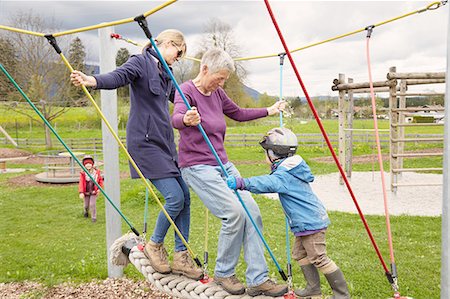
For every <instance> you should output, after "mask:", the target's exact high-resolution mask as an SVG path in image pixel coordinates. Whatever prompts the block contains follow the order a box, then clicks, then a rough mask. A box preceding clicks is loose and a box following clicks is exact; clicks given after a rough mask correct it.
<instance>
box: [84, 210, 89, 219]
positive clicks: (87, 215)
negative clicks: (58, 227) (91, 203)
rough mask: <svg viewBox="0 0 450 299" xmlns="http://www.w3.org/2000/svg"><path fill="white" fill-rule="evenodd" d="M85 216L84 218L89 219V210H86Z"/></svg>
mask: <svg viewBox="0 0 450 299" xmlns="http://www.w3.org/2000/svg"><path fill="white" fill-rule="evenodd" d="M83 216H84V218H88V217H89V208H84V213H83Z"/></svg>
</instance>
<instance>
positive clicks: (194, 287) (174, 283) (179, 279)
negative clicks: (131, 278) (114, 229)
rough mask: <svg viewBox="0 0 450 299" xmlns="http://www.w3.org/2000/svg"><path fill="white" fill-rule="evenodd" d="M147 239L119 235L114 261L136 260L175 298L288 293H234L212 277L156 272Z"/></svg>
mask: <svg viewBox="0 0 450 299" xmlns="http://www.w3.org/2000/svg"><path fill="white" fill-rule="evenodd" d="M143 243H144V240H143V239H142V238H139V237H136V236H135V235H134V234H132V233H128V234H126V235H124V236H122V237H121V238H119V239H117V240H116V241H115V242H114V244H113V245H112V246H111V248H110V250H111V261H112V263H113V264H115V265H117V266H126V265H127V264H128V263H132V264H133V265H134V266H135V267H136V269H137V270H138V271H139V272H141V273H142V275H143V276H144V277H145V279H146V280H148V281H149V282H150V283H151V284H153V285H154V286H155V287H157V288H158V290H160V291H161V292H163V293H166V294H169V295H170V296H173V297H175V298H186V299H269V298H270V299H274V298H275V299H283V298H284V297H283V296H281V297H268V296H256V297H252V296H249V295H247V294H242V295H231V294H230V293H228V292H227V291H225V290H224V289H223V288H222V287H221V286H219V285H217V284H216V283H214V281H210V282H208V283H202V282H201V281H197V280H193V279H190V278H187V277H185V276H182V275H178V274H161V273H159V272H156V271H155V269H153V267H152V266H151V265H150V261H149V259H148V258H147V257H146V256H145V254H144V251H143V246H142V244H143Z"/></svg>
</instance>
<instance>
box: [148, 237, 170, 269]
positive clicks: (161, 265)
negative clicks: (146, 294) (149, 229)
mask: <svg viewBox="0 0 450 299" xmlns="http://www.w3.org/2000/svg"><path fill="white" fill-rule="evenodd" d="M144 254H145V256H146V257H147V258H148V260H149V261H150V265H151V266H152V268H153V269H155V271H156V272H159V273H162V274H168V273H170V271H171V269H170V266H169V262H168V261H167V251H166V249H165V248H164V243H159V244H157V243H155V242H153V241H152V240H150V241H148V243H147V244H146V245H145V248H144Z"/></svg>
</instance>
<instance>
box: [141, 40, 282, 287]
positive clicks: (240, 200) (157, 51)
mask: <svg viewBox="0 0 450 299" xmlns="http://www.w3.org/2000/svg"><path fill="white" fill-rule="evenodd" d="M150 42H151V44H152V46H153V48H154V49H155V51H156V53H157V54H158V57H159V58H160V60H161V62H162V64H163V66H164V69H165V70H166V71H167V73H168V74H169V76H170V79H171V80H172V81H173V83H174V84H175V87H176V89H177V91H178V93H179V94H180V95H181V98H182V99H183V102H184V104H185V105H186V107H187V108H188V110H191V109H192V107H191V105H190V104H189V102H188V101H187V99H186V96H185V95H184V93H183V91H182V90H181V88H180V86H179V85H178V83H177V81H176V79H175V77H174V76H173V74H172V72H171V71H170V68H169V66H168V65H167V63H166V61H165V60H164V58H163V56H162V55H161V52H160V51H159V49H158V47H157V46H156V43H155V41H154V40H153V38H152V37H150ZM197 128H198V129H199V130H200V133H201V134H202V136H203V139H204V140H205V142H206V144H207V145H208V147H209V149H210V150H211V152H212V154H213V155H214V157H215V159H216V161H217V163H219V166H220V168H221V169H222V172H223V174H224V175H225V177H226V178H228V177H229V174H228V173H227V171H226V169H225V166H224V165H223V163H222V161H221V160H220V158H219V156H218V154H217V152H216V150H215V149H214V146H213V145H212V143H211V141H210V140H209V138H208V136H207V135H206V132H205V130H204V129H203V127H202V125H201V124H198V125H197ZM234 192H235V194H236V196H237V198H238V199H239V202H240V203H241V205H242V207H243V208H244V210H245V213H246V214H247V216H248V218H249V219H250V221H251V223H252V224H253V226H254V228H255V230H256V232H257V233H258V236H259V238H260V239H261V241H262V242H263V244H264V246H265V247H266V249H267V251H268V252H269V255H270V257H271V258H272V260H273V262H274V263H275V265H276V267H277V269H278V272H280V274H281V276H282V277H283V279H284V280H286V276H285V274H284V271H283V270H282V269H281V267H280V265H279V264H278V262H277V260H276V259H275V256H274V255H273V253H272V250H271V249H270V247H269V245H268V244H267V242H266V240H265V239H264V237H263V235H262V233H261V231H260V230H259V228H258V226H257V225H256V223H255V220H254V219H253V217H252V215H251V214H250V212H249V210H248V208H247V206H246V205H245V203H244V201H243V200H242V198H241V195H240V194H239V193H238V191H237V190H235V191H234Z"/></svg>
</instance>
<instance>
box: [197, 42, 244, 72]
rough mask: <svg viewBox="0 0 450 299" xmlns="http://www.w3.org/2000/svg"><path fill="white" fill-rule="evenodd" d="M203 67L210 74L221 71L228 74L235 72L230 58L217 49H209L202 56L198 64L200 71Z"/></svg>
mask: <svg viewBox="0 0 450 299" xmlns="http://www.w3.org/2000/svg"><path fill="white" fill-rule="evenodd" d="M205 65H206V66H207V67H208V71H209V72H210V73H212V74H214V73H217V72H219V71H221V70H227V71H229V72H230V73H233V72H234V71H235V70H236V68H235V67H234V61H233V58H231V56H230V55H229V54H228V53H227V52H225V51H224V50H222V49H219V48H212V49H209V50H208V51H206V52H205V54H203V57H202V61H201V62H200V71H201V70H202V69H203V66H205Z"/></svg>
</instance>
